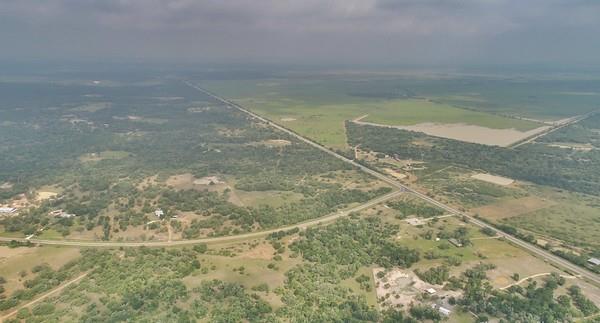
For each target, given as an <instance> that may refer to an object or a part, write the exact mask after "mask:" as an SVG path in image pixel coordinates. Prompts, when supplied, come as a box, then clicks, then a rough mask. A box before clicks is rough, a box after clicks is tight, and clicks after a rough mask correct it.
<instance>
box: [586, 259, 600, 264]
mask: <svg viewBox="0 0 600 323" xmlns="http://www.w3.org/2000/svg"><path fill="white" fill-rule="evenodd" d="M588 263H590V264H592V265H594V266H600V259H598V258H590V259H588Z"/></svg>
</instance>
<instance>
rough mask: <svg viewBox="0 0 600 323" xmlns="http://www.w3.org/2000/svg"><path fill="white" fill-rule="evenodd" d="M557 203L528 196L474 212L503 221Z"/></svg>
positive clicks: (487, 206)
mask: <svg viewBox="0 0 600 323" xmlns="http://www.w3.org/2000/svg"><path fill="white" fill-rule="evenodd" d="M555 204H556V202H553V201H551V200H547V199H543V198H539V197H537V196H527V197H522V198H518V199H512V200H505V201H500V202H497V203H493V204H489V205H486V206H482V207H479V208H476V209H474V211H475V212H476V213H478V214H480V215H482V216H483V217H485V218H488V219H494V220H501V219H506V218H511V217H515V216H519V215H523V214H527V213H530V212H534V211H537V210H541V209H544V208H547V207H550V206H553V205H555Z"/></svg>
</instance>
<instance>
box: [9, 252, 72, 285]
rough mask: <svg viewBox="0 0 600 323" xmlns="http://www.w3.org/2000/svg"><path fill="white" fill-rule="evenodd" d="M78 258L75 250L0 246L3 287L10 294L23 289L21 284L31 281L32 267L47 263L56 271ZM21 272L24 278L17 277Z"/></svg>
mask: <svg viewBox="0 0 600 323" xmlns="http://www.w3.org/2000/svg"><path fill="white" fill-rule="evenodd" d="M79 256H80V254H79V249H77V248H67V247H52V246H44V247H31V248H14V249H13V248H8V247H5V246H0V276H3V277H4V278H5V279H6V284H5V285H4V287H5V288H6V291H7V292H8V293H11V292H12V291H14V290H16V289H21V288H23V282H24V281H25V280H27V279H31V275H32V274H31V273H30V272H29V270H30V269H31V268H32V267H33V266H36V265H40V264H44V263H47V264H49V265H50V266H51V267H52V268H53V269H58V268H59V267H61V266H62V265H64V264H66V263H67V262H69V261H71V260H74V259H76V258H78V257H79ZM22 270H25V271H26V272H27V275H26V276H25V277H24V278H21V277H20V275H19V273H20V272H21V271H22Z"/></svg>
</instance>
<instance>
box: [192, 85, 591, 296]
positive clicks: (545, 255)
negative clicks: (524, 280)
mask: <svg viewBox="0 0 600 323" xmlns="http://www.w3.org/2000/svg"><path fill="white" fill-rule="evenodd" d="M185 84H187V85H188V86H190V87H192V88H195V89H197V90H198V91H201V92H203V93H205V94H206V95H208V96H210V97H212V98H213V99H215V100H217V101H219V102H221V103H223V104H226V105H229V106H232V107H234V108H236V109H238V110H240V111H242V112H244V113H246V114H248V115H249V116H251V117H252V118H254V119H256V120H259V121H261V122H264V123H266V124H268V125H270V126H272V127H273V128H276V129H278V130H280V131H283V132H285V133H287V134H288V135H290V136H292V137H294V138H296V139H298V140H300V141H302V142H304V143H306V144H308V145H311V146H313V147H315V148H317V149H319V150H321V151H323V152H325V153H327V154H329V155H332V156H334V157H336V158H338V159H340V160H343V161H345V162H347V163H349V164H351V165H353V166H355V167H357V168H359V169H360V170H362V171H363V172H365V173H368V174H370V175H372V176H374V177H376V178H378V179H380V180H381V181H383V182H385V183H388V184H390V185H392V186H394V187H396V188H398V189H399V190H400V191H404V192H409V193H411V194H413V195H414V196H416V197H418V198H420V199H422V200H424V201H427V202H429V203H431V204H433V205H435V206H438V207H440V208H442V209H444V210H446V211H447V212H450V213H452V214H456V215H458V216H463V217H465V218H467V219H468V220H469V221H470V222H471V223H473V224H475V225H477V226H479V227H482V228H489V229H491V230H494V232H496V234H497V235H499V236H501V237H503V238H504V239H506V240H507V241H509V242H511V243H513V244H514V245H517V246H519V247H521V248H523V249H525V250H527V251H529V252H530V253H532V254H534V255H536V256H538V257H540V258H542V259H544V260H546V261H548V262H550V263H552V264H554V265H556V266H558V267H560V268H563V269H566V270H568V271H570V272H571V273H573V274H576V275H579V276H581V277H584V278H586V279H588V280H590V281H592V282H594V283H596V284H598V285H600V276H599V275H597V274H595V273H593V272H591V271H589V270H587V269H585V268H582V267H579V266H577V265H575V264H573V263H571V262H569V261H567V260H565V259H563V258H560V257H558V256H556V255H554V254H552V253H550V252H548V251H546V250H544V249H542V248H539V247H537V246H535V245H533V244H530V243H528V242H526V241H523V240H521V239H518V238H516V237H514V236H511V235H509V234H508V233H505V232H504V231H501V230H499V229H497V228H495V227H494V226H492V225H489V224H487V223H485V222H483V221H481V220H478V219H476V218H474V217H473V216H471V215H469V214H467V213H464V212H461V211H459V210H456V209H454V208H453V207H451V206H449V205H446V204H444V203H441V202H439V201H437V200H435V199H433V198H431V197H429V196H427V195H425V194H423V193H421V192H418V191H416V190H415V189H413V188H411V187H409V186H406V185H404V184H402V183H401V182H399V181H397V180H395V179H392V178H390V177H388V176H387V175H384V174H382V173H380V172H378V171H375V170H373V169H371V168H369V167H366V166H364V165H362V164H359V163H357V162H355V161H354V160H351V159H348V158H346V157H344V156H342V155H340V154H338V153H336V152H334V151H332V150H330V149H328V148H326V147H324V146H322V145H320V144H318V143H316V142H314V141H312V140H310V139H308V138H305V137H303V136H301V135H299V134H297V133H295V132H293V131H291V130H289V129H287V128H284V127H282V126H280V125H278V124H276V123H274V122H272V121H270V120H268V119H266V118H263V117H261V116H259V115H257V114H256V113H254V112H252V111H250V110H247V109H246V108H244V107H242V106H240V105H239V104H237V103H235V102H232V101H229V100H227V99H224V98H221V97H219V96H217V95H215V94H213V93H211V92H210V91H207V90H205V89H203V88H201V87H199V86H197V85H195V84H192V83H190V82H187V81H186V82H185ZM593 113H595V112H591V113H590V114H586V115H584V116H582V117H583V118H578V119H577V121H581V120H583V119H585V118H587V117H589V116H590V115H591V114H593ZM569 124H571V123H569Z"/></svg>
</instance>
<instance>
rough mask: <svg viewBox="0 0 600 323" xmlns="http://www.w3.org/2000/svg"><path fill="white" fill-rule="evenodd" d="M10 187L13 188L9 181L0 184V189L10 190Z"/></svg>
mask: <svg viewBox="0 0 600 323" xmlns="http://www.w3.org/2000/svg"><path fill="white" fill-rule="evenodd" d="M11 188H13V184H12V183H9V182H6V183H2V184H1V185H0V190H10V189H11Z"/></svg>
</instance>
